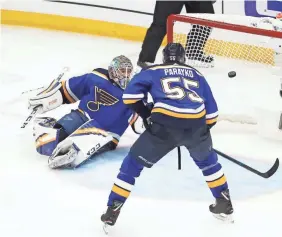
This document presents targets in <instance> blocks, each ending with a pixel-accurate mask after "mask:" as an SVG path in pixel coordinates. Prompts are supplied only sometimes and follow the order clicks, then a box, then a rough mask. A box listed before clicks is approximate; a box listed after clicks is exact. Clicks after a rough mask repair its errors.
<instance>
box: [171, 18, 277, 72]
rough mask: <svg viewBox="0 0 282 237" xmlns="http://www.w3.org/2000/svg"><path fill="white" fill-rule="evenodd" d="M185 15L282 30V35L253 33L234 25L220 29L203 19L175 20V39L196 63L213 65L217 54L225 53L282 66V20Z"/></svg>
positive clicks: (256, 61) (190, 62)
mask: <svg viewBox="0 0 282 237" xmlns="http://www.w3.org/2000/svg"><path fill="white" fill-rule="evenodd" d="M186 16H191V17H196V18H199V19H206V20H208V21H216V22H225V23H229V24H233V25H237V26H238V25H239V26H248V27H250V29H251V28H259V29H264V30H271V31H273V32H274V31H276V32H281V33H279V34H280V38H279V35H278V36H277V37H269V36H265V35H263V34H264V32H263V31H262V32H261V35H254V34H253V33H251V31H250V33H245V32H238V31H234V30H233V29H232V25H231V26H230V29H220V28H217V27H216V26H215V27H212V28H211V27H208V26H205V25H204V23H202V25H200V24H192V23H190V22H189V19H188V18H187V20H185V21H186V22H180V21H175V22H174V26H173V42H178V43H181V44H182V45H183V46H184V47H185V49H186V56H187V59H188V63H189V64H190V65H194V66H201V67H210V66H213V65H214V63H216V57H217V56H221V57H226V58H232V59H238V60H245V61H249V62H254V63H262V64H267V65H272V66H282V21H279V20H275V19H272V18H255V17H242V16H228V15H211V14H190V15H189V14H188V15H186Z"/></svg>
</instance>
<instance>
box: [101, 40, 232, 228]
mask: <svg viewBox="0 0 282 237" xmlns="http://www.w3.org/2000/svg"><path fill="white" fill-rule="evenodd" d="M184 63H185V50H184V48H183V47H182V45H181V44H178V43H170V44H168V45H167V46H166V47H165V48H164V50H163V64H161V65H155V66H151V67H149V68H147V69H145V70H143V71H141V72H140V73H139V74H137V75H135V76H134V77H133V79H132V80H131V82H130V83H129V85H128V87H127V88H126V90H125V92H124V95H123V101H124V103H125V104H127V105H128V106H129V107H130V108H132V109H133V110H134V111H135V112H137V113H138V114H139V115H140V116H141V117H142V118H143V119H144V121H145V123H146V127H147V129H146V131H145V132H144V133H143V134H141V136H140V137H139V138H138V139H137V140H136V142H135V143H134V144H133V146H132V147H131V149H130V151H129V153H128V155H127V156H126V157H125V159H124V160H123V162H122V164H121V168H120V172H119V174H118V175H117V179H116V181H115V183H114V185H113V188H112V190H111V193H110V195H109V200H108V203H107V205H108V208H107V211H106V213H105V214H103V215H102V216H101V220H102V222H104V223H105V224H106V226H107V225H114V224H115V223H116V221H117V218H118V216H119V213H120V210H121V208H122V206H123V205H124V203H125V201H126V200H127V198H128V197H129V195H130V191H131V189H132V187H133V186H134V184H135V179H136V178H137V177H139V176H140V174H141V171H142V170H143V168H144V167H147V168H151V167H152V166H153V165H154V164H155V163H157V162H158V161H159V160H160V159H161V158H162V157H164V156H165V155H166V154H167V153H169V152H170V151H171V150H173V149H174V148H176V147H177V146H185V147H186V148H187V149H188V150H189V152H190V156H191V157H192V158H193V160H194V161H195V163H196V165H197V166H198V167H199V168H200V169H201V171H202V173H203V175H204V178H205V180H206V182H207V185H208V187H209V188H210V190H211V193H212V195H213V196H214V198H215V200H216V203H215V204H213V205H210V207H209V210H210V211H211V212H212V213H213V214H214V215H215V217H217V218H219V219H221V220H225V221H226V220H228V221H231V222H232V215H231V214H232V213H233V207H232V203H231V200H230V196H229V190H228V185H227V181H226V177H225V175H224V173H223V170H222V166H221V164H220V163H219V162H218V158H217V154H216V153H215V151H214V150H213V149H212V138H211V134H210V129H211V127H212V126H213V125H215V123H216V121H217V116H218V109H217V104H216V101H215V99H214V97H213V94H212V91H211V89H210V87H209V85H208V83H207V81H206V80H205V78H204V76H203V75H202V74H201V73H199V72H198V71H197V70H196V69H194V68H192V67H189V66H187V65H185V64H184ZM147 92H149V93H150V94H151V95H152V98H153V101H154V107H153V109H152V111H150V110H149V109H148V108H147V107H145V106H144V104H143V102H142V99H143V98H144V97H145V95H146V94H147ZM144 148H146V149H144Z"/></svg>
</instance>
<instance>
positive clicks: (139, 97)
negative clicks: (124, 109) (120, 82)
mask: <svg viewBox="0 0 282 237" xmlns="http://www.w3.org/2000/svg"><path fill="white" fill-rule="evenodd" d="M122 98H123V99H142V98H144V94H123V96H122Z"/></svg>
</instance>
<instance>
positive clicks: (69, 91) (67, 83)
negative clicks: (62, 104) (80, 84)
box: [66, 80, 79, 101]
mask: <svg viewBox="0 0 282 237" xmlns="http://www.w3.org/2000/svg"><path fill="white" fill-rule="evenodd" d="M66 89H67V91H68V93H69V94H70V96H71V97H72V98H73V99H74V100H75V101H78V100H79V99H78V98H77V97H76V95H75V94H74V93H73V92H72V91H71V89H70V85H69V80H67V81H66Z"/></svg>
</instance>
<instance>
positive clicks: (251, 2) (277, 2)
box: [245, 0, 282, 17]
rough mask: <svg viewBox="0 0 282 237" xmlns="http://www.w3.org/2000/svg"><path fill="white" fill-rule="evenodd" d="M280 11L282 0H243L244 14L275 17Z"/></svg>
mask: <svg viewBox="0 0 282 237" xmlns="http://www.w3.org/2000/svg"><path fill="white" fill-rule="evenodd" d="M279 12H282V0H245V14H246V16H255V17H275V16H276V15H277V13H279Z"/></svg>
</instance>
